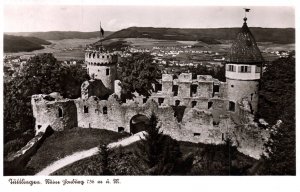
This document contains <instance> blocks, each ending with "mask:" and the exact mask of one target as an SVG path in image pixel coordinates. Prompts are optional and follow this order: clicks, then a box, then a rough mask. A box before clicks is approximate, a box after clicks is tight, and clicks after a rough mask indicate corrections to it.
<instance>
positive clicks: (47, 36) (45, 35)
mask: <svg viewBox="0 0 300 192" xmlns="http://www.w3.org/2000/svg"><path fill="white" fill-rule="evenodd" d="M112 33H113V32H111V31H105V33H104V37H105V36H108V35H110V34H112ZM6 34H8V35H15V36H31V37H37V38H40V39H44V40H62V39H90V38H97V37H99V36H100V32H99V31H94V32H79V31H48V32H19V33H11V32H9V33H6Z"/></svg>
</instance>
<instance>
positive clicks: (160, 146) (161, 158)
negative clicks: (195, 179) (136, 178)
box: [136, 114, 193, 175]
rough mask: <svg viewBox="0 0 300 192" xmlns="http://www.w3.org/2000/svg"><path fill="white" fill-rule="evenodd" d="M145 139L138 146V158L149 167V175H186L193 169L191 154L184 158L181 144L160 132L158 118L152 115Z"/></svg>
mask: <svg viewBox="0 0 300 192" xmlns="http://www.w3.org/2000/svg"><path fill="white" fill-rule="evenodd" d="M146 132H147V134H145V138H144V139H142V140H141V143H140V144H138V151H137V152H136V154H137V156H138V157H139V158H141V159H142V160H143V161H144V163H145V164H146V165H147V166H148V168H149V169H148V171H147V174H150V175H171V174H181V175H183V174H186V173H187V172H188V171H189V169H190V168H191V165H192V162H193V158H192V156H191V154H189V155H187V156H185V157H182V153H181V151H180V147H179V143H178V142H177V141H176V140H174V139H172V138H171V137H170V136H167V135H164V134H163V133H162V132H161V131H160V127H159V126H158V121H157V118H156V116H155V115H154V114H152V115H151V117H150V120H149V126H148V127H147V129H146Z"/></svg>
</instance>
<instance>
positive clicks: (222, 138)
mask: <svg viewBox="0 0 300 192" xmlns="http://www.w3.org/2000/svg"><path fill="white" fill-rule="evenodd" d="M222 141H224V133H222Z"/></svg>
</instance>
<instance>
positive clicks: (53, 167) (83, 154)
mask: <svg viewBox="0 0 300 192" xmlns="http://www.w3.org/2000/svg"><path fill="white" fill-rule="evenodd" d="M144 133H145V132H139V133H136V134H134V135H132V136H130V137H127V138H124V139H122V140H120V141H117V142H113V143H110V144H108V146H107V147H108V148H111V149H112V148H115V147H119V146H127V145H130V144H132V143H134V142H137V141H139V140H140V139H141V138H144ZM98 151H99V150H98V147H94V148H91V149H88V150H85V151H79V152H76V153H73V154H72V155H69V156H66V157H64V158H62V159H60V160H57V161H55V162H53V163H51V164H50V165H49V166H47V167H46V168H44V169H43V170H42V171H40V172H39V173H37V174H36V175H43V176H46V175H50V174H51V173H53V172H55V171H57V170H59V169H61V168H63V167H65V166H67V165H70V164H72V163H74V162H76V161H79V160H81V159H84V158H87V157H91V156H93V155H96V154H97V153H98Z"/></svg>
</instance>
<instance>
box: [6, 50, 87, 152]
mask: <svg viewBox="0 0 300 192" xmlns="http://www.w3.org/2000/svg"><path fill="white" fill-rule="evenodd" d="M86 79H87V75H86V72H85V70H84V69H83V68H82V67H81V66H79V65H75V66H74V65H71V66H64V65H62V64H61V63H59V62H58V61H57V60H56V58H55V57H54V56H53V55H52V54H49V53H45V54H40V55H37V56H34V57H32V58H31V59H30V60H29V61H28V62H27V64H25V65H24V66H23V67H22V69H20V72H19V74H17V76H16V77H14V78H13V79H12V80H10V81H7V82H5V83H4V143H7V142H8V141H11V140H15V139H19V140H22V141H19V142H15V143H22V145H20V146H17V147H12V146H11V147H10V148H13V149H15V150H18V149H20V148H21V147H23V145H24V144H25V143H26V142H27V141H29V140H30V139H31V138H32V137H33V136H34V129H33V127H34V118H33V114H32V109H31V103H30V100H31V95H33V94H49V93H51V92H60V93H61V94H62V95H63V96H64V97H71V98H76V97H79V96H80V86H81V83H82V82H83V81H84V80H86ZM11 143H12V142H11Z"/></svg>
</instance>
